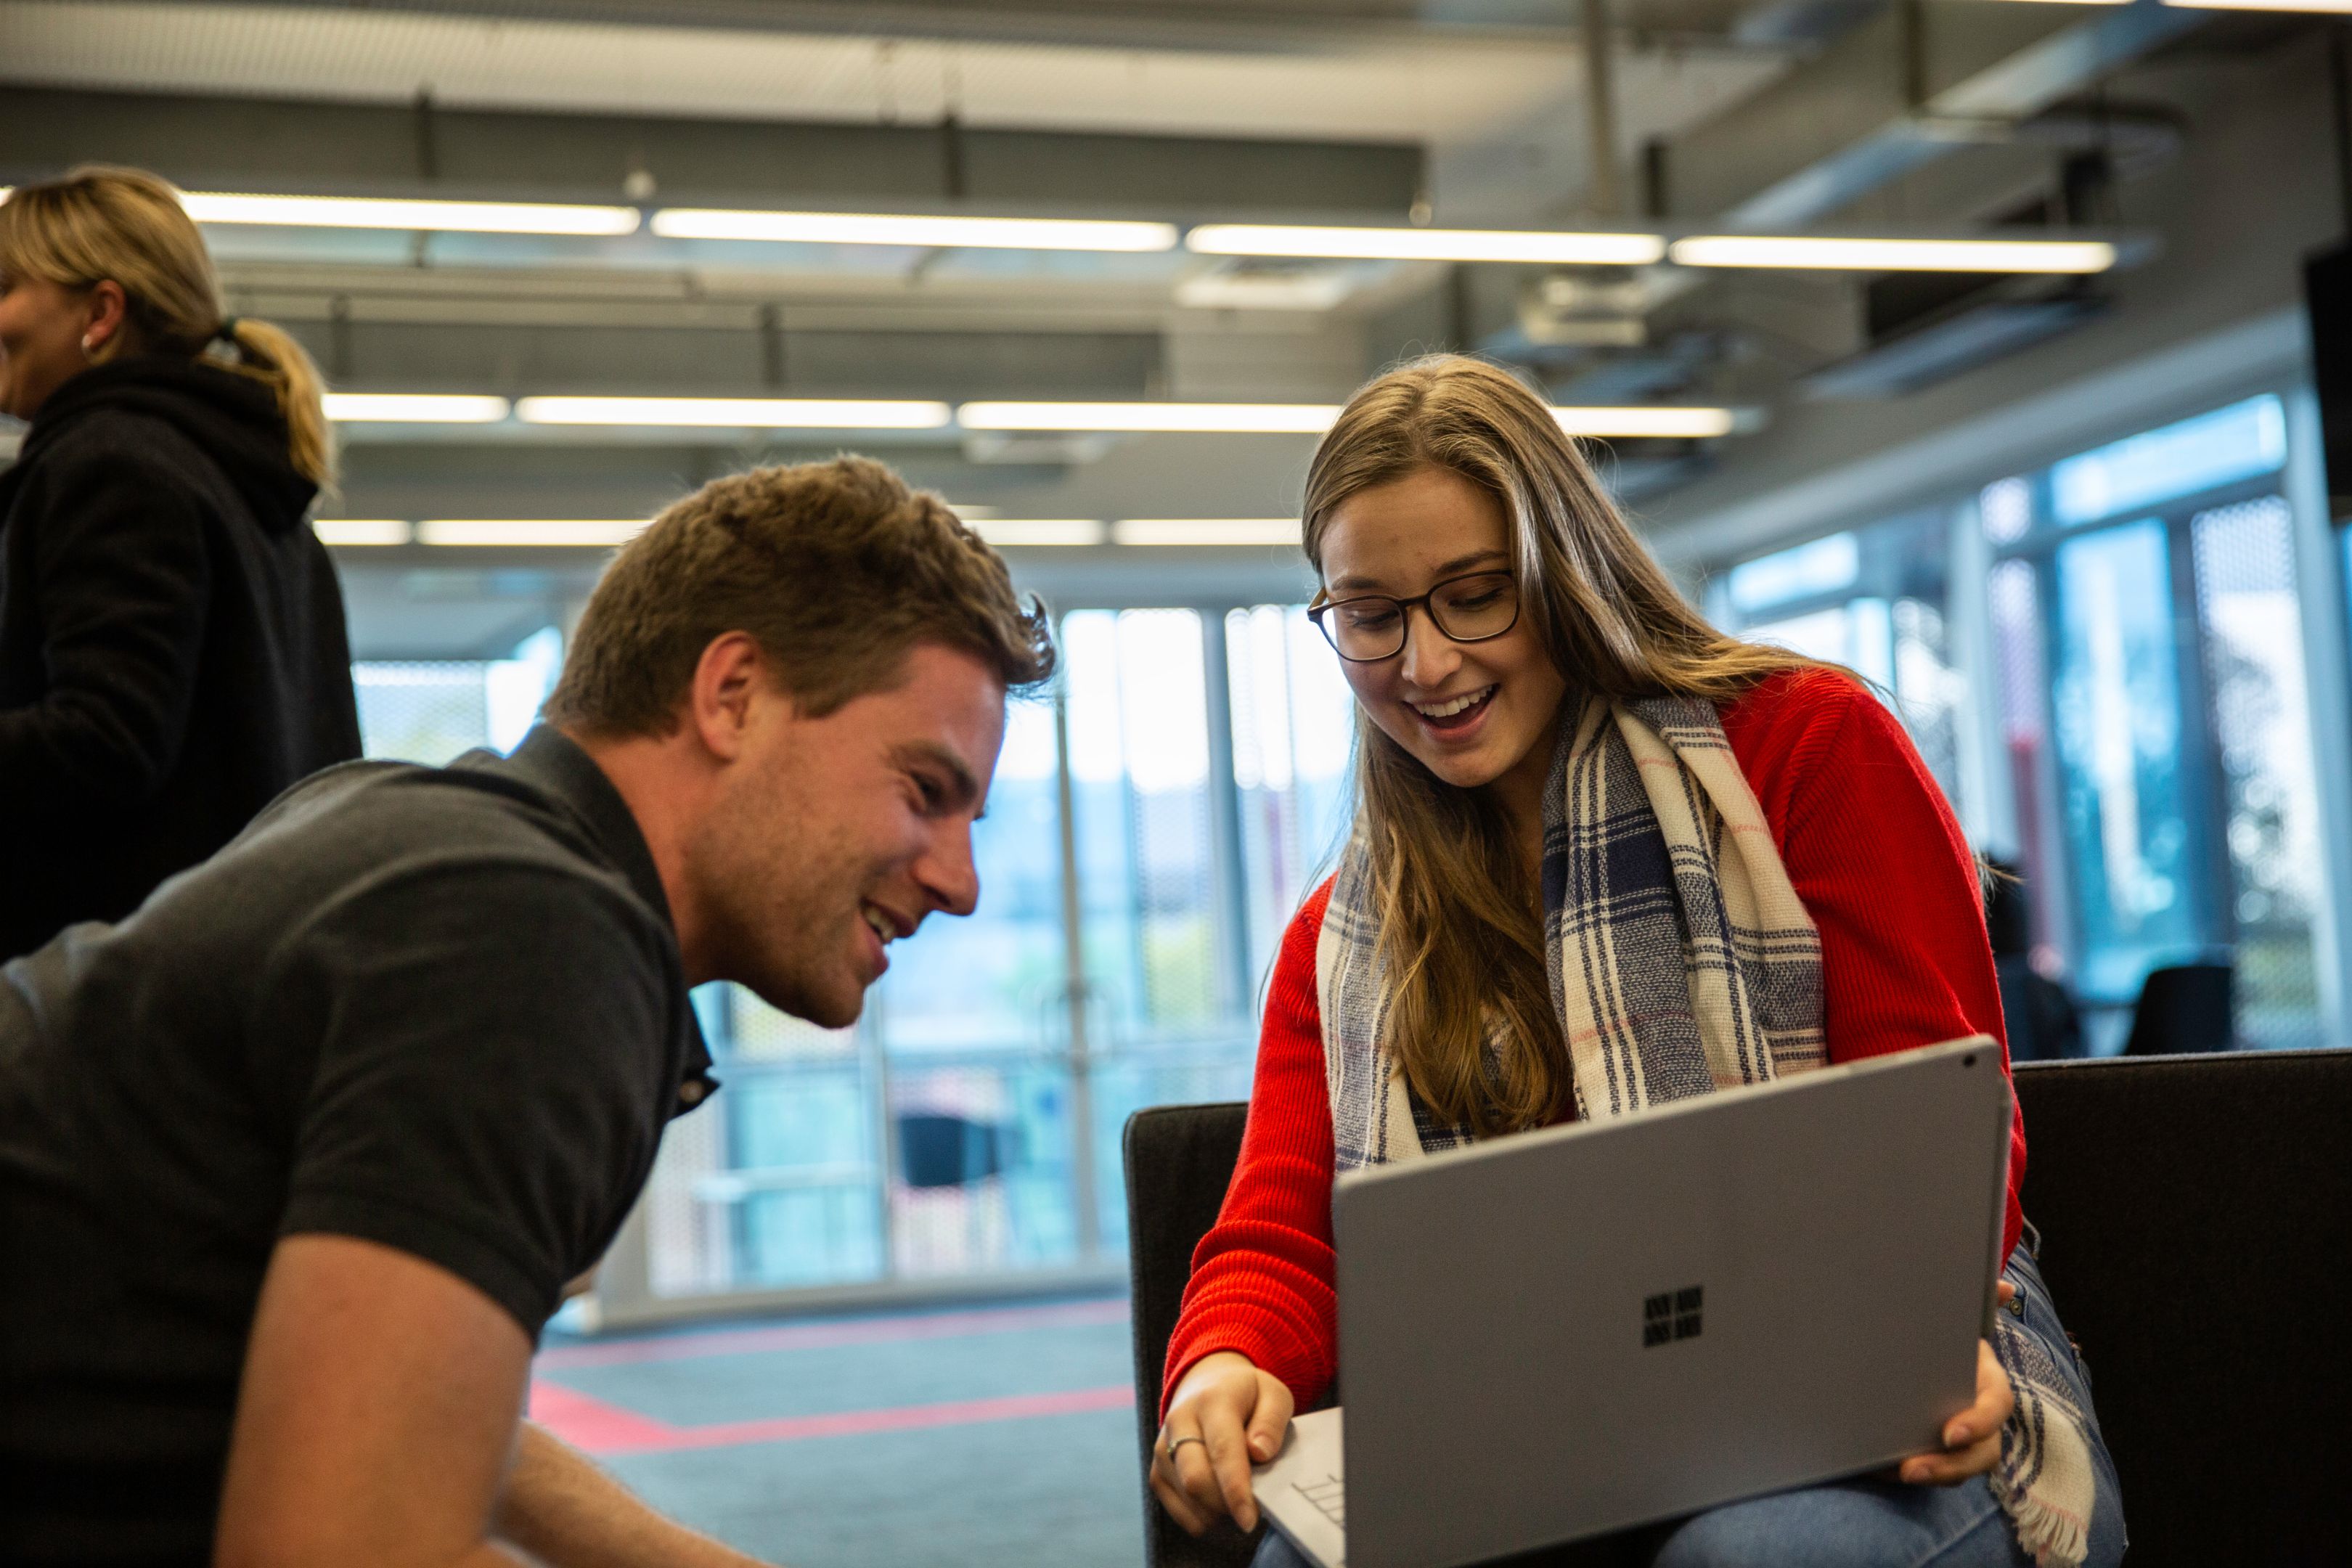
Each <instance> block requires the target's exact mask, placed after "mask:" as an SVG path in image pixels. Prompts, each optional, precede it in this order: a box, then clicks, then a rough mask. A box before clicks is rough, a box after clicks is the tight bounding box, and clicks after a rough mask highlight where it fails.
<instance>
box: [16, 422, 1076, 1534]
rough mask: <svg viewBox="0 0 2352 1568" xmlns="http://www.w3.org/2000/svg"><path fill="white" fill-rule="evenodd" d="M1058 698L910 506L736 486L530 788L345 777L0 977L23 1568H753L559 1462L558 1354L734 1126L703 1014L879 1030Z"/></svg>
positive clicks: (945, 517) (792, 479) (706, 502)
mask: <svg viewBox="0 0 2352 1568" xmlns="http://www.w3.org/2000/svg"><path fill="white" fill-rule="evenodd" d="M1053 663H1054V653H1053V648H1052V646H1051V642H1050V639H1049V633H1048V629H1047V626H1046V624H1045V619H1044V616H1043V613H1042V611H1041V610H1038V609H1036V608H1034V607H1032V608H1024V606H1023V605H1021V604H1020V602H1019V601H1018V600H1017V599H1016V598H1015V596H1014V595H1013V588H1012V584H1011V582H1010V579H1009V578H1008V577H1007V575H1006V573H1005V570H1004V566H1003V563H1002V562H1001V561H1000V560H999V559H998V558H997V557H996V556H995V555H994V554H993V553H992V552H991V551H990V550H989V549H988V547H987V546H986V545H985V544H983V543H982V542H980V541H979V540H978V539H976V538H975V537H973V536H972V535H971V533H969V532H968V531H965V530H964V529H963V528H962V526H961V524H959V523H958V522H957V521H955V519H954V518H953V517H952V516H951V515H950V513H949V512H948V510H946V508H945V507H943V506H942V505H941V504H940V502H939V501H937V500H934V499H932V498H930V497H928V496H920V495H915V494H912V493H910V492H909V491H908V489H907V488H906V487H905V486H904V485H903V484H901V483H900V482H899V481H898V479H896V478H895V477H893V476H892V475H891V474H890V473H889V472H888V471H887V469H885V468H881V467H880V466H879V465H877V464H875V463H871V462H867V461H865V460H863V459H858V458H843V459H840V460H838V461H835V462H831V463H824V464H812V465H808V466H806V467H801V468H768V469H762V470H760V471H757V472H754V473H750V474H744V475H741V476H739V477H737V478H734V479H722V480H719V481H718V482H717V483H714V484H712V485H709V486H708V487H706V488H705V489H702V490H701V491H700V492H698V493H697V494H696V495H694V496H692V497H689V498H688V499H687V500H683V501H681V502H679V503H678V504H677V505H676V506H674V507H672V508H670V510H667V512H665V513H663V514H662V516H661V517H659V518H658V519H656V521H655V522H654V523H653V525H652V526H651V527H650V528H649V529H647V530H646V532H645V533H644V534H642V535H641V536H639V537H638V538H637V539H636V540H635V542H633V543H631V544H630V545H629V546H628V547H627V548H625V550H623V551H622V552H621V553H620V555H619V556H618V558H617V559H615V561H614V563H613V565H612V567H611V569H610V570H609V571H608V572H607V573H606V574H605V575H604V580H603V581H602V582H601V583H600V584H598V585H597V588H596V591H595V594H594V595H593V597H592V598H591V599H590V601H589V605H588V609H587V612H586V614H585V615H584V616H583V617H582V620H581V623H580V628H579V632H578V634H577V636H576V637H575V639H574V642H573V646H572V655H571V658H570V659H569V661H568V662H567V664H566V665H565V668H564V671H563V677H562V682H561V683H560V684H559V685H558V687H557V689H556V691H555V694H554V696H553V697H552V698H551V699H550V700H549V702H548V706H547V714H546V718H547V723H546V724H545V725H544V726H542V727H541V728H540V729H537V730H535V731H532V732H531V734H530V736H529V737H528V738H527V739H526V740H525V741H524V742H523V743H522V745H521V746H520V747H519V748H518V749H517V750H516V752H515V753H514V754H513V756H511V757H509V758H503V759H501V758H499V757H497V756H495V755H492V754H490V753H487V752H475V753H472V754H470V755H468V756H467V757H465V758H462V759H460V760H459V761H458V762H457V763H456V764H454V765H453V766H451V767H449V768H446V769H428V768H421V767H414V766H408V765H404V764H395V763H351V764H347V765H345V766H343V767H341V768H336V769H332V770H330V771H329V772H327V773H320V774H319V775H317V776H315V777H313V778H311V779H310V780H308V781H306V782H305V783H303V784H299V785H297V786H296V787H295V788H294V789H293V790H291V791H289V793H288V794H287V795H284V796H282V797H281V798H280V799H279V800H278V801H277V802H276V803H275V804H274V805H271V806H270V807H269V808H268V810H267V811H266V812H264V813H263V814H262V816H260V817H259V818H258V819H257V821H256V822H255V823H254V824H253V825H252V826H250V827H249V828H247V830H246V832H245V833H244V834H243V835H242V836H241V837H238V838H237V839H236V842H234V843H233V844H231V845H230V846H229V847H227V848H226V849H224V850H223V851H222V852H221V853H220V854H219V855H217V856H215V858H213V859H211V860H209V861H207V862H205V864H204V865H202V866H199V867H197V868H194V869H193V870H191V871H189V872H187V873H185V874H184V875H182V876H180V877H178V878H176V879H173V880H172V881H170V882H168V883H166V884H165V885H164V886H163V888H162V889H159V890H158V891H157V892H156V893H155V894H154V896H153V897H152V898H151V899H150V900H148V901H147V902H146V903H145V904H144V905H143V906H142V908H141V909H140V910H138V911H137V912H135V913H134V914H132V915H131V916H130V917H129V918H128V919H126V920H125V921H122V922H121V924H119V925H115V926H104V925H94V924H93V925H82V926H77V927H74V928H71V929H69V930H68V931H66V932H65V933H64V934H63V935H61V936H60V937H58V939H57V940H56V941H54V942H51V943H49V944H48V945H47V947H45V948H43V949H41V950H40V951H38V952H35V953H32V954H30V955H28V956H26V957H25V958H23V959H19V960H17V961H16V962H14V963H9V964H8V965H7V966H6V967H5V970H0V1561H5V1562H11V1563H13V1562H19V1561H23V1562H35V1563H65V1562H72V1563H174V1564H180V1563H185V1564H199V1563H217V1564H220V1565H222V1568H274V1565H277V1564H297V1563H299V1564H325V1563H332V1564H336V1565H337V1568H376V1565H381V1568H393V1565H395V1564H398V1565H406V1564H412V1563H414V1564H419V1565H423V1564H433V1565H436V1568H442V1565H448V1568H457V1565H460V1564H462V1565H465V1568H474V1565H478V1564H479V1565H488V1564H495V1563H519V1562H528V1561H538V1562H545V1563H557V1564H567V1563H579V1564H589V1563H594V1564H600V1565H601V1564H614V1565H620V1564H634V1563H666V1564H677V1565H679V1568H690V1565H710V1568H718V1565H722V1564H728V1565H731V1564H742V1563H746V1562H747V1561H748V1560H747V1559H745V1558H743V1557H741V1556H740V1555H739V1554H737V1553H735V1552H730V1551H729V1550H728V1549H726V1548H725V1547H722V1546H720V1545H719V1544H718V1543H717V1542H711V1541H709V1540H708V1539H707V1538H705V1537H702V1536H698V1535H696V1534H694V1533H693V1532H691V1531H687V1530H685V1529H683V1528H681V1527H679V1526H677V1525H675V1524H672V1523H670V1522H668V1521H665V1520H662V1519H660V1518H659V1517H658V1516H656V1515H655V1514H654V1513H652V1512H651V1511H650V1510H646V1508H644V1507H643V1506H642V1505H641V1504H639V1503H637V1502H635V1500H633V1499H631V1498H630V1497H629V1495H628V1494H627V1493H626V1492H625V1491H624V1490H622V1489H620V1488H619V1487H618V1485H617V1484H615V1483H614V1482H612V1481H611V1480H609V1479H605V1478H604V1476H602V1475H601V1474H600V1473H599V1472H598V1471H596V1470H595V1469H594V1468H593V1467H591V1466H590V1465H589V1464H588V1463H587V1461H585V1460H584V1459H583V1458H580V1457H578V1456H577V1455H575V1454H572V1452H570V1451H569V1450H567V1449H565V1448H563V1447H562V1446H561V1445H559V1444H557V1443H556V1442H555V1441H554V1440H553V1439H552V1438H551V1437H549V1436H547V1435H545V1434H544V1433H541V1432H539V1431H538V1430H536V1429H535V1428H532V1427H530V1426H528V1425H526V1424H524V1423H522V1421H521V1419H520V1417H521V1410H522V1404H523V1397H524V1390H525V1386H526V1384H527V1381H528V1374H529V1370H530V1353H531V1350H532V1346H533V1344H534V1343H535V1342H536V1340H537V1338H538V1335H539V1332H540V1330H541V1325H542V1324H543V1323H544V1322H545V1321H546V1319H547V1317H548V1314H549V1313H550V1312H551V1311H552V1310H554V1308H555V1306H556V1303H557V1300H558V1298H559V1295H560V1293H561V1291H562V1286H563V1284H564V1282H565V1281H566V1280H568V1279H572V1278H573V1277H574V1276H576V1275H578V1274H580V1273H581V1272H582V1271H583V1270H584V1269H586V1268H589V1267H591V1266H592V1265H593V1263H594V1262H595V1261H596V1259H597V1258H599V1257H600V1256H601V1255H602V1253H603V1251H604V1247H605V1246H606V1245H607V1244H608V1243H609V1242H610V1241H611V1239H612V1237H613V1233H614V1230H615V1228H616V1227H617V1226H619V1225H620V1223H621V1220H622V1217H623V1215H625V1214H626V1213H627V1211H628V1209H629V1206H630V1205H631V1204H632V1203H633V1202H634V1201H635V1197H636V1195H637V1193H638V1190H639V1189H640V1188H641V1187H642V1186H643V1185H644V1183H645V1180H646V1173H647V1172H648V1170H649V1169H650V1168H651V1165H652V1163H653V1158H654V1152H655V1149H656V1145H657V1144H658V1142H659V1140H660V1137H661V1131H662V1127H663V1124H664V1123H665V1122H666V1121H667V1119H668V1118H669V1117H671V1116H672V1115H675V1114H677V1113H679V1112H681V1111H684V1110H689V1109H691V1108H692V1107H693V1106H694V1105H696V1104H697V1103H698V1102H699V1101H700V1100H702V1098H703V1097H704V1096H705V1095H706V1094H707V1093H708V1092H709V1089H711V1088H712V1087H714V1086H713V1085H712V1083H711V1080H710V1079H709V1074H708V1072H707V1070H706V1069H707V1068H709V1055H708V1053H707V1052H706V1051H705V1049H704V1047H703V1043H702V1039H701V1037H700V1035H699V1033H698V1030H697V1029H696V1026H695V1023H694V1015H693V1012H692V1009H691V1008H690V1007H689V1006H688V1001H687V992H688V987H690V986H693V985H698V984H701V983H703V982H704V981H708V980H734V981H739V982H740V983H742V984H745V985H748V986H750V987H751V989H752V990H754V991H755V992H757V993H758V994H760V995H761V996H762V997H763V998H765V999H766V1000H767V1001H769V1002H771V1003H772V1004H774V1005H777V1006H779V1007H782V1008H784V1009H785V1010H787V1011H790V1012H793V1013H795V1014H798V1015H800V1016H803V1017H805V1018H808V1019H810V1020H812V1021H814V1022H815V1023H819V1024H823V1025H827V1026H839V1025H844V1024H847V1023H849V1022H850V1021H851V1020H853V1019H855V1018H856V1016H857V1015H858V1012H859V1009H860V1007H861V1006H862V1005H863V1000H864V994H865V991H866V987H867V986H869V985H871V984H873V983H874V981H875V980H876V979H877V977H878V976H879V975H880V974H881V973H882V972H883V970H884V969H885V968H886V967H887V964H888V959H887V956H886V951H885V950H886V948H887V944H888V943H889V942H892V941H895V940H897V939H898V938H902V937H905V936H908V935H909V934H911V933H912V932H913V931H914V930H915V928H916V927H917V926H918V925H919V924H920V923H921V921H922V920H923V918H924V917H925V916H926V915H929V914H930V913H931V912H933V911H934V910H945V911H947V912H948V913H950V914H968V913H970V912H971V909H972V907H973V905H974V903H975V901H976V900H978V898H979V892H980V889H979V885H978V880H977V878H976V876H975V874H974V872H973V868H972V860H971V823H972V820H973V818H974V817H975V816H977V815H978V813H979V811H980V809H981V805H982V800H983V799H984V797H985V795H986V794H987V791H988V784H989V779H990V775H991V773H992V770H993V768H994V766H995V763H996V754H997V747H998V743H999V742H1000V740H1001V739H1002V737H1003V721H1004V700H1005V696H1006V694H1007V692H1008V691H1010V690H1018V689H1022V688H1024V687H1027V686H1030V685H1033V684H1034V683H1035V682H1037V681H1040V680H1042V679H1045V677H1046V676H1047V675H1049V674H1050V673H1051V671H1052V668H1053Z"/></svg>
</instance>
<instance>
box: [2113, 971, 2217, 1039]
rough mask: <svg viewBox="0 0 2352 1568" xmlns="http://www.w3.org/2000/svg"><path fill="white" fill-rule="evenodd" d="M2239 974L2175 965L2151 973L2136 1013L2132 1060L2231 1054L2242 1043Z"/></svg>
mask: <svg viewBox="0 0 2352 1568" xmlns="http://www.w3.org/2000/svg"><path fill="white" fill-rule="evenodd" d="M2236 975H2237V971H2236V970H2235V969H2234V968H2232V967H2231V965H2229V964H2226V963H2175V964H2169V965H2167V966H2166V967H2164V968H2162V969H2151V970H2149V971H2148V972H2147V979H2146V980H2144V981H2142V982H2141V983H2140V988H2139V1004H2138V1005H2137V1006H2135V1007H2134V1008H2133V1009H2132V1026H2131V1037H2130V1038H2129V1039H2128V1040H2126V1042H2125V1044H2124V1055H2126V1056H2127V1057H2171V1056H2179V1055H2182V1054H2183V1053H2186V1052H2192V1051H2226V1050H2230V1049H2231V1048H2233V1047H2235V1046H2236V1045H2237V1043H2238V1041H2237V1025H2236V1022H2235V1014H2234V1012H2233V1011H2232V1008H2233V1005H2234V995H2233V994H2234V992H2235V991H2236V988H2237V987H2236Z"/></svg>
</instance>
